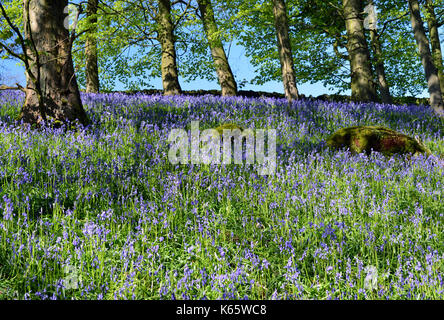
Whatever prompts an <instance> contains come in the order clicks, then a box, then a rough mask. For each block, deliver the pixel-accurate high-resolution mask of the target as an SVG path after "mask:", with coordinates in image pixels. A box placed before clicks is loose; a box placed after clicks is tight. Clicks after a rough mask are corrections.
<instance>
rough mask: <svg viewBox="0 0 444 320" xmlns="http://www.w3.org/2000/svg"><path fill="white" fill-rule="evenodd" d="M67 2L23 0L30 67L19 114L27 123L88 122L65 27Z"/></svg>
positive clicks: (64, 0)
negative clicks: (43, 121) (23, 102)
mask: <svg viewBox="0 0 444 320" xmlns="http://www.w3.org/2000/svg"><path fill="white" fill-rule="evenodd" d="M67 5H68V1H67V0H59V1H49V0H25V1H24V8H23V17H24V26H25V28H24V29H25V41H26V44H27V45H26V55H27V56H28V57H29V68H27V69H26V89H25V90H26V94H25V104H24V105H23V107H22V110H21V114H20V117H21V119H22V120H23V121H24V122H25V123H30V124H35V123H36V124H39V123H40V121H42V120H47V119H53V120H58V121H61V122H66V121H71V122H73V121H75V120H76V119H77V120H78V121H80V123H83V124H86V123H87V122H88V118H87V116H86V113H85V111H84V109H83V106H82V101H81V99H80V92H79V88H78V85H77V80H76V76H75V74H74V67H73V62H72V56H71V48H72V38H71V37H70V34H69V31H68V29H67V28H65V26H64V19H65V17H66V14H64V12H63V11H64V8H65V7H66V6H67Z"/></svg>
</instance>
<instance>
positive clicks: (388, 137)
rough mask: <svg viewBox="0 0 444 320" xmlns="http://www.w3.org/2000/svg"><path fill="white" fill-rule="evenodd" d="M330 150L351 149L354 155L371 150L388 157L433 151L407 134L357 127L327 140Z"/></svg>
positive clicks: (338, 133) (374, 127)
mask: <svg viewBox="0 0 444 320" xmlns="http://www.w3.org/2000/svg"><path fill="white" fill-rule="evenodd" d="M326 142H327V145H328V146H329V147H330V148H334V149H341V148H349V149H350V151H351V152H352V153H361V152H365V153H366V154H370V152H371V150H373V151H378V152H381V153H382V154H384V155H386V156H391V155H393V154H395V153H398V154H413V155H419V154H421V153H422V154H426V155H429V156H430V155H431V154H432V153H431V151H430V150H429V149H428V148H427V147H426V146H425V145H424V143H422V141H420V139H418V138H416V137H415V138H412V137H409V136H407V135H405V134H402V133H399V132H396V131H394V130H391V129H388V128H385V127H380V126H356V127H348V128H342V129H340V130H338V131H336V132H335V133H333V134H332V135H331V136H329V137H328V138H327V140H326Z"/></svg>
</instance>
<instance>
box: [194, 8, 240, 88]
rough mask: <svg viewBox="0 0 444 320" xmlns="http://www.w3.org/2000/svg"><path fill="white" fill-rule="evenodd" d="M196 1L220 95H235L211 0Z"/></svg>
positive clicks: (235, 86)
mask: <svg viewBox="0 0 444 320" xmlns="http://www.w3.org/2000/svg"><path fill="white" fill-rule="evenodd" d="M197 3H198V4H199V10H200V15H201V18H202V23H203V26H204V29H205V33H206V35H207V39H208V43H209V45H210V49H211V55H212V56H213V61H214V66H215V68H216V73H217V77H218V79H219V83H220V86H221V89H222V95H223V96H235V95H236V94H237V84H236V80H234V76H233V72H232V71H231V68H230V65H229V63H228V59H227V56H226V54H225V50H224V47H223V45H222V41H221V40H220V37H219V35H218V34H219V33H218V28H217V24H216V21H215V19H214V12H213V6H212V5H211V0H197Z"/></svg>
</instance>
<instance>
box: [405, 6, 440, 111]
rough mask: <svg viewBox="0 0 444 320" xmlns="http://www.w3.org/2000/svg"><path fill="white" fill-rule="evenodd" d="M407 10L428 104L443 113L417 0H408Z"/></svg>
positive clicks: (435, 71)
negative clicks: (422, 70)
mask: <svg viewBox="0 0 444 320" xmlns="http://www.w3.org/2000/svg"><path fill="white" fill-rule="evenodd" d="M409 10H410V21H411V23H412V29H413V34H414V36H415V40H416V44H417V46H418V50H419V55H420V57H421V62H422V66H423V67H424V72H425V77H426V80H427V86H428V89H429V94H430V105H431V106H432V108H433V110H435V112H436V113H438V114H440V115H444V104H443V100H442V94H441V87H440V84H439V78H438V70H437V69H436V67H435V65H434V64H433V57H432V54H431V52H430V46H429V40H428V38H427V36H426V33H425V30H424V25H423V21H422V18H421V13H420V9H419V3H418V1H417V0H409Z"/></svg>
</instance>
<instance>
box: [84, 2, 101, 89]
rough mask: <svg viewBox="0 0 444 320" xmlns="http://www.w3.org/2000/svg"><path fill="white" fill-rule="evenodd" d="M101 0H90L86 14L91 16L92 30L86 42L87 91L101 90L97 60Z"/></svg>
mask: <svg viewBox="0 0 444 320" xmlns="http://www.w3.org/2000/svg"><path fill="white" fill-rule="evenodd" d="M98 3H99V0H88V6H87V9H86V16H87V17H88V18H89V21H88V22H89V25H90V28H91V29H90V30H89V31H88V34H87V39H86V44H85V56H86V65H85V75H86V92H93V93H97V92H99V90H100V82H99V66H98V62H97V38H96V35H97V16H96V15H97V6H98Z"/></svg>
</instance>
